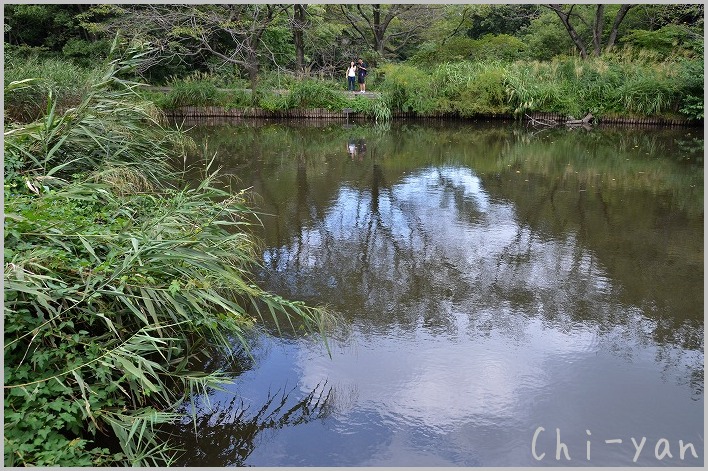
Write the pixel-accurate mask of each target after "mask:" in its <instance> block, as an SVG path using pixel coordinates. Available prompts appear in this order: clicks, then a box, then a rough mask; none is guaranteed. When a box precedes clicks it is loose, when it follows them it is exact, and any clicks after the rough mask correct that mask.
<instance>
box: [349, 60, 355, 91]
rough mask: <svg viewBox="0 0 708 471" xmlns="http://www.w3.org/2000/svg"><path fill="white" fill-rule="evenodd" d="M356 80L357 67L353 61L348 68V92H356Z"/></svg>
mask: <svg viewBox="0 0 708 471" xmlns="http://www.w3.org/2000/svg"><path fill="white" fill-rule="evenodd" d="M355 79H356V65H355V64H354V61H351V63H350V64H349V67H348V68H347V90H349V91H350V92H353V91H354V80H355Z"/></svg>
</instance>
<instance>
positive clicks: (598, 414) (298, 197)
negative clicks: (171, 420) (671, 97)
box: [177, 122, 704, 466]
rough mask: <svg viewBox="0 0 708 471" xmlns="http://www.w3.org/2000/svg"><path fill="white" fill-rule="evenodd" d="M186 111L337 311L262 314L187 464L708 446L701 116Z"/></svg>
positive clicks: (613, 459)
mask: <svg viewBox="0 0 708 471" xmlns="http://www.w3.org/2000/svg"><path fill="white" fill-rule="evenodd" d="M190 132H191V134H192V136H194V138H195V140H196V141H197V142H203V141H205V140H207V139H208V142H209V144H208V153H209V154H212V153H214V152H215V153H216V163H217V164H218V165H220V166H221V167H223V171H224V172H231V173H233V174H235V175H237V176H238V178H239V183H238V185H239V186H241V187H242V188H252V191H253V192H254V193H255V194H256V195H258V196H257V197H255V198H254V204H255V205H256V207H257V208H258V210H259V211H261V212H262V213H263V215H262V216H261V219H262V221H263V228H262V231H260V232H259V236H260V237H261V238H262V239H263V241H264V249H263V269H262V270H260V271H259V272H258V273H257V274H256V275H257V279H258V281H259V283H261V284H262V285H263V286H264V287H266V288H267V289H269V290H272V291H274V292H276V293H278V294H280V295H283V296H285V297H288V298H291V299H299V300H304V301H306V302H308V303H311V304H324V305H327V306H329V307H330V308H331V309H333V310H334V311H336V312H337V313H339V315H340V316H341V318H342V324H341V326H340V327H339V328H337V329H336V331H335V332H333V333H332V338H330V340H329V351H330V353H331V355H330V354H328V351H327V348H326V347H325V346H323V344H322V342H320V341H319V340H318V339H317V338H311V337H304V338H303V337H299V336H294V335H290V334H287V333H282V334H278V333H277V332H276V331H275V330H274V329H272V326H269V328H270V331H271V335H262V336H259V337H258V338H257V339H255V345H256V347H255V349H254V352H253V360H252V362H250V364H249V368H248V369H246V371H244V372H242V373H241V374H240V375H238V376H237V377H236V378H235V381H234V384H233V385H229V386H227V387H226V391H223V392H215V393H213V394H212V395H211V396H210V398H209V405H207V404H206V403H205V402H204V401H201V402H200V409H199V412H198V416H199V423H198V426H197V428H196V431H197V433H196V435H195V434H194V428H193V426H192V425H187V426H184V428H183V429H180V430H181V432H179V431H178V433H179V434H180V438H179V439H178V443H177V444H178V445H179V446H181V447H183V448H184V449H185V450H186V453H185V454H184V456H183V457H182V458H181V459H180V461H179V462H178V463H177V465H188V466H194V465H204V466H230V465H252V466H568V465H572V466H576V465H577V466H588V465H589V466H608V465H611V466H628V465H638V466H664V465H673V466H702V465H703V463H704V443H703V437H704V419H703V416H704V407H703V382H704V380H703V361H704V355H703V338H704V330H703V329H704V324H703V318H704V311H703V301H704V291H703V289H704V288H703V283H704V280H703V245H704V244H703V228H704V222H703V130H702V129H673V130H669V129H659V128H642V129H632V128H607V129H599V128H598V129H592V130H585V129H572V130H568V129H541V130H539V129H527V128H525V127H524V126H522V125H510V124H505V125H499V124H484V123H478V124H470V123H458V124H449V123H448V124H444V125H442V124H427V125H423V124H411V123H404V124H394V125H391V126H390V127H382V126H375V125H363V124H343V123H335V124H305V123H300V124H297V123H290V124H283V123H258V124H254V123H223V122H222V123H218V122H215V123H209V124H205V125H200V126H197V127H195V128H194V129H193V130H192V131H190ZM209 406H210V407H209Z"/></svg>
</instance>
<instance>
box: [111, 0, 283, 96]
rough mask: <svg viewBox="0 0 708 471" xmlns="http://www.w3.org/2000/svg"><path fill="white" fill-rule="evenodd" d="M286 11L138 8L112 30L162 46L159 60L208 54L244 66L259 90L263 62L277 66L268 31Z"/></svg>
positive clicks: (128, 10) (260, 6)
mask: <svg viewBox="0 0 708 471" xmlns="http://www.w3.org/2000/svg"><path fill="white" fill-rule="evenodd" d="M284 9H285V6H282V5H274V4H204V5H199V4H194V5H160V4H149V5H135V6H130V7H127V8H125V10H124V15H122V16H121V17H120V18H119V19H117V20H115V21H113V22H112V23H111V24H110V25H109V28H111V29H115V30H121V31H126V32H129V33H131V34H133V35H134V36H135V37H137V38H140V39H143V40H145V41H147V42H149V43H150V44H152V45H155V46H157V50H158V55H157V56H156V57H155V60H156V61H157V60H164V59H165V58H171V57H175V56H177V57H180V58H184V57H190V56H191V57H193V56H199V55H205V54H207V55H212V56H215V57H217V58H219V59H221V60H223V61H224V62H225V63H229V64H233V65H236V66H238V67H241V68H242V69H243V70H245V72H246V73H247V75H248V78H249V80H250V82H251V87H252V89H254V90H255V89H256V87H257V83H258V74H259V71H260V67H261V63H262V62H265V61H266V60H267V61H269V62H276V63H277V61H276V60H275V57H274V53H273V52H272V51H271V50H270V49H269V48H268V44H267V41H266V40H265V33H266V31H267V29H268V27H269V26H271V25H272V24H273V23H274V21H275V19H276V17H277V16H278V14H279V13H281V12H283V11H284ZM153 65H154V62H153Z"/></svg>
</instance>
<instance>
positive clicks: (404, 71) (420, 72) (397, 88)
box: [381, 64, 436, 113]
mask: <svg viewBox="0 0 708 471" xmlns="http://www.w3.org/2000/svg"><path fill="white" fill-rule="evenodd" d="M381 69H382V71H383V73H384V74H385V81H384V83H383V85H382V92H383V93H384V94H385V95H386V96H387V101H388V103H389V104H390V107H391V109H393V110H397V111H414V112H416V113H427V112H430V111H433V110H434V109H435V107H436V103H435V99H434V96H433V95H432V94H431V93H430V90H431V83H430V75H429V73H428V71H426V70H424V69H423V68H421V67H415V66H410V65H393V64H386V65H384V66H382V67H381Z"/></svg>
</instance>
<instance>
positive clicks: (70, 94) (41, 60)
mask: <svg viewBox="0 0 708 471" xmlns="http://www.w3.org/2000/svg"><path fill="white" fill-rule="evenodd" d="M22 54H23V51H22V50H18V49H15V50H13V51H11V52H10V53H9V54H7V55H6V56H5V75H4V83H5V87H6V90H7V87H8V85H9V84H10V83H11V82H19V81H22V80H25V79H30V78H34V79H37V81H38V82H39V83H41V87H40V86H35V87H31V88H30V87H28V88H24V89H23V90H21V91H20V90H17V91H16V92H15V93H12V94H8V93H5V103H4V106H5V120H6V121H7V120H12V121H20V122H29V121H33V120H35V119H37V118H38V117H39V116H40V115H41V114H42V113H44V111H45V110H46V108H47V105H48V103H47V101H46V99H47V93H46V92H45V91H44V90H46V89H49V90H51V91H52V94H53V96H54V99H55V100H57V108H58V109H66V108H69V107H71V106H76V105H78V104H79V103H80V101H81V99H82V97H83V96H84V95H85V94H86V93H87V92H88V90H89V88H90V84H91V83H92V82H95V81H96V80H97V79H98V77H99V76H100V74H101V72H102V71H101V70H100V69H99V68H96V67H94V68H91V69H88V68H84V67H81V66H78V65H75V64H73V63H72V62H69V61H66V60H62V59H56V58H51V57H49V58H48V57H42V56H41V55H39V54H36V53H32V54H29V55H26V56H24V57H23V56H22Z"/></svg>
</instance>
